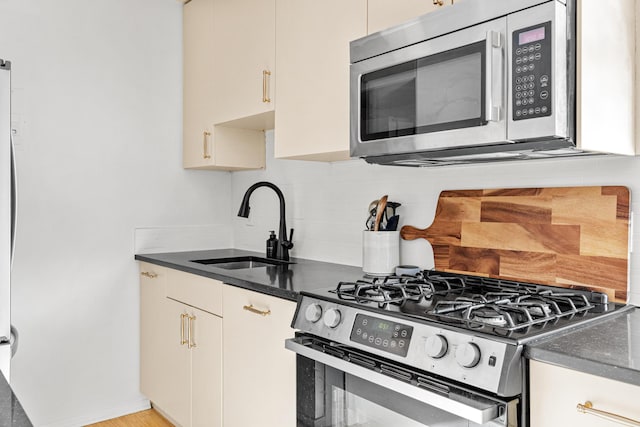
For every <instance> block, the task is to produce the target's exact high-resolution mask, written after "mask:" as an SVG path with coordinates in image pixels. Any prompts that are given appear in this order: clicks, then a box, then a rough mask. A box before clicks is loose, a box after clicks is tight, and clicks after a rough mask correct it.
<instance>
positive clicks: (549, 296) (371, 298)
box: [306, 270, 625, 343]
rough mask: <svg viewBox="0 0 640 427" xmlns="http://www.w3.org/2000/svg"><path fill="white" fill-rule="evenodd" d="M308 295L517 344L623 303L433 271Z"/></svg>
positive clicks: (580, 292) (569, 291)
mask: <svg viewBox="0 0 640 427" xmlns="http://www.w3.org/2000/svg"><path fill="white" fill-rule="evenodd" d="M306 294H307V295H311V296H314V297H318V298H321V299H324V300H327V301H332V302H335V303H337V304H341V305H346V306H351V307H355V308H361V309H363V310H367V311H374V312H379V313H384V314H387V315H391V316H395V317H400V318H405V319H413V320H417V321H420V322H428V323H429V324H434V323H435V324H441V325H444V326H445V327H447V328H449V329H455V330H459V331H460V330H463V331H468V332H469V333H470V334H474V335H476V334H482V335H488V336H492V337H496V338H499V339H500V340H508V341H511V342H514V343H524V342H526V341H528V340H530V339H533V338H537V337H540V336H542V335H545V334H547V333H551V332H554V331H557V330H560V329H565V328H570V327H572V326H575V325H578V324H582V323H584V322H588V321H590V320H594V319H596V318H599V317H602V316H606V315H609V314H612V313H614V312H616V311H618V310H620V309H622V308H623V307H625V306H624V305H623V304H618V303H612V302H608V299H607V295H606V294H603V293H599V292H592V291H586V290H579V289H567V288H560V287H555V286H546V285H539V284H532V283H522V282H514V281H508V280H499V279H491V278H485V277H480V276H470V275H462V274H454V273H446V272H440V271H435V270H431V271H423V272H421V273H419V274H418V275H416V276H388V277H370V276H364V277H363V278H362V279H361V280H358V281H356V282H341V283H339V284H338V285H337V286H335V287H332V288H327V289H322V290H318V291H312V292H307V293H306Z"/></svg>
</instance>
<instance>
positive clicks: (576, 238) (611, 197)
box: [400, 186, 629, 302]
mask: <svg viewBox="0 0 640 427" xmlns="http://www.w3.org/2000/svg"><path fill="white" fill-rule="evenodd" d="M400 234H401V236H402V238H403V239H405V240H413V239H418V238H423V239H426V240H428V241H429V242H430V243H431V245H432V247H433V253H434V261H435V268H436V270H441V271H452V272H458V273H465V274H474V275H482V276H487V277H493V278H501V279H509V280H517V281H522V282H531V283H539V284H550V285H555V286H562V287H568V288H579V289H591V290H596V291H599V292H605V293H607V294H608V295H609V298H610V300H615V301H618V302H626V301H627V289H628V260H629V189H628V188H626V187H617V186H616V187H614V186H608V187H554V188H510V189H493V190H460V191H457V190H453V191H443V192H442V193H440V197H439V199H438V205H437V207H436V215H435V219H434V221H433V223H432V224H431V226H430V227H429V228H427V229H424V230H421V229H418V228H416V227H412V226H409V225H406V226H404V227H402V229H401V232H400Z"/></svg>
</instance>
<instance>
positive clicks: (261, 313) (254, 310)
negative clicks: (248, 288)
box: [242, 304, 271, 316]
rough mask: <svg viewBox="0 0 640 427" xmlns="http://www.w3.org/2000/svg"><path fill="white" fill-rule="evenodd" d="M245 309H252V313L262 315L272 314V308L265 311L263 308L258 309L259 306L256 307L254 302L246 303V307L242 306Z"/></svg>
mask: <svg viewBox="0 0 640 427" xmlns="http://www.w3.org/2000/svg"><path fill="white" fill-rule="evenodd" d="M242 308H243V309H244V310H247V311H250V312H251V313H255V314H259V315H260V316H268V315H270V314H271V310H267V311H263V310H258V309H257V308H255V307H254V306H253V304H250V305H245V306H244V307H242Z"/></svg>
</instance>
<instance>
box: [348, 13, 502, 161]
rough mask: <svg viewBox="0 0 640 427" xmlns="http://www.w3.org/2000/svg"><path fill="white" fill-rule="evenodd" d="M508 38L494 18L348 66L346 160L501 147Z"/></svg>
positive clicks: (500, 22)
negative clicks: (348, 150) (348, 157)
mask: <svg viewBox="0 0 640 427" xmlns="http://www.w3.org/2000/svg"><path fill="white" fill-rule="evenodd" d="M506 33H507V18H499V19H496V20H493V21H489V22H485V23H483V24H479V25H475V26H473V27H470V28H466V29H464V30H460V31H456V32H454V33H451V34H447V35H444V36H440V37H437V38H434V39H431V40H427V41H424V42H421V43H417V44H414V45H411V46H407V47H405V48H402V49H398V50H394V51H391V52H388V53H385V54H382V55H379V56H375V57H372V58H369V59H365V60H363V61H361V62H357V63H354V64H352V65H351V77H350V92H351V93H350V99H351V101H350V103H351V155H352V156H369V155H385V154H399V153H409V152H415V151H429V150H436V149H443V148H455V147H462V146H469V145H482V144H495V143H498V142H504V141H506V140H507V120H506V114H505V106H506V102H507V97H506V78H505V77H506V76H507V68H506V63H505V52H506V48H505V46H506V44H507V37H506ZM380 38H381V40H379V42H380V43H381V44H382V45H383V44H384V32H382V33H381V35H380Z"/></svg>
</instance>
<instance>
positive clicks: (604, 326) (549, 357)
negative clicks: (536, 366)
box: [525, 307, 640, 385]
mask: <svg viewBox="0 0 640 427" xmlns="http://www.w3.org/2000/svg"><path fill="white" fill-rule="evenodd" d="M525 356H526V357H528V358H529V359H533V360H538V361H540V362H547V363H551V364H554V365H558V366H562V367H565V368H569V369H573V370H576V371H580V372H585V373H587V374H593V375H598V376H600V377H605V378H609V379H612V380H617V381H622V382H625V383H629V384H635V385H640V309H638V308H635V307H634V308H632V309H631V310H627V311H625V312H623V313H621V314H619V315H616V316H612V317H611V318H609V319H606V320H603V321H602V322H597V323H595V324H593V325H591V326H586V327H584V328H580V329H575V330H573V331H569V332H567V333H565V334H562V335H559V336H554V337H552V338H549V339H547V340H543V341H537V342H534V343H531V344H529V345H527V346H526V347H525Z"/></svg>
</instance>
